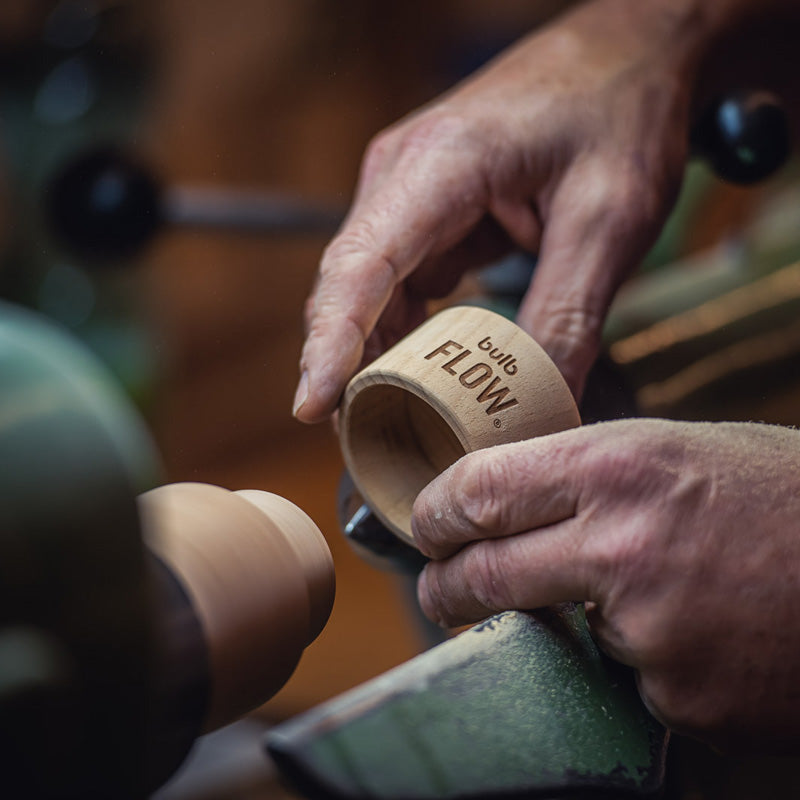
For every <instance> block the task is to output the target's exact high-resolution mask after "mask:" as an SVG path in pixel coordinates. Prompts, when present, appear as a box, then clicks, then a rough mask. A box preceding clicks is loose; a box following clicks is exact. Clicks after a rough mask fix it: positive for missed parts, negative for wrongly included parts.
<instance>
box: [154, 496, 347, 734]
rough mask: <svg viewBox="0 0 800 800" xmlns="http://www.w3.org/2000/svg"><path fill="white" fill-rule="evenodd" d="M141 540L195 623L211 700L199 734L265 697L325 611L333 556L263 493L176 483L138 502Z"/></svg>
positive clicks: (283, 504)
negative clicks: (181, 593) (183, 595)
mask: <svg viewBox="0 0 800 800" xmlns="http://www.w3.org/2000/svg"><path fill="white" fill-rule="evenodd" d="M139 510H140V514H141V516H142V520H143V528H144V535H145V541H146V543H147V545H148V547H149V548H150V549H151V550H152V551H153V552H154V553H155V554H156V555H157V556H158V557H159V558H161V559H162V560H163V561H164V562H165V563H166V564H167V566H168V567H169V569H170V570H171V571H172V572H173V573H174V574H175V575H176V577H177V578H178V579H179V580H180V581H181V583H182V585H183V587H184V589H185V591H186V592H187V594H188V595H189V598H190V600H191V604H192V606H193V608H194V609H195V611H196V613H197V616H198V618H199V620H200V623H201V625H202V628H203V631H204V634H205V639H206V644H207V647H208V653H209V664H210V673H211V681H210V683H211V697H210V702H209V709H208V713H207V715H206V719H205V724H204V730H206V731H210V730H213V729H214V728H217V727H219V726H221V725H224V724H226V723H228V722H231V721H233V720H234V719H235V718H236V717H238V716H240V715H241V714H243V713H245V712H247V711H250V710H252V709H253V708H255V707H256V706H258V705H260V704H261V703H263V702H265V701H266V700H268V699H269V698H270V697H271V696H272V695H273V694H274V693H275V692H276V691H277V690H278V689H279V688H280V687H281V686H282V685H283V684H284V683H285V682H286V680H287V679H288V678H289V676H290V675H291V673H292V671H293V670H294V668H295V666H296V664H297V662H298V660H299V658H300V655H301V654H302V652H303V648H304V647H305V646H306V645H307V644H308V643H310V642H311V641H313V640H314V639H315V638H316V636H317V635H318V634H319V633H320V631H321V630H322V628H323V626H324V625H325V622H326V621H327V618H328V614H329V613H330V610H331V607H332V605H333V595H334V573H333V560H332V558H331V555H330V551H329V550H328V546H327V544H326V542H325V539H324V538H323V536H322V534H321V533H320V531H319V529H318V528H317V527H316V525H314V523H313V522H312V521H311V519H310V518H309V517H308V516H307V515H306V514H305V513H304V512H303V511H301V510H300V509H299V508H297V506H295V505H293V504H292V503H290V502H289V501H288V500H285V499H284V498H282V497H279V496H278V495H274V494H270V493H269V492H261V491H255V490H247V491H242V492H230V491H228V490H227V489H222V488H220V487H218V486H210V485H207V484H200V483H177V484H170V485H167V486H162V487H160V488H158V489H153V490H151V491H149V492H146V493H145V494H143V495H140V497H139Z"/></svg>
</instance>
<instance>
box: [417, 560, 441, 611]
mask: <svg viewBox="0 0 800 800" xmlns="http://www.w3.org/2000/svg"><path fill="white" fill-rule="evenodd" d="M417 602H418V603H419V607H420V609H421V610H422V613H423V614H424V615H425V616H426V617H427V618H428V619H429V620H430V621H431V622H433V623H434V624H435V625H442V619H441V617H440V616H439V614H437V613H436V606H435V605H434V602H433V598H432V597H431V591H430V587H429V586H428V568H427V566H426V567H425V568H424V569H423V570H422V572H420V574H419V578H418V579H417Z"/></svg>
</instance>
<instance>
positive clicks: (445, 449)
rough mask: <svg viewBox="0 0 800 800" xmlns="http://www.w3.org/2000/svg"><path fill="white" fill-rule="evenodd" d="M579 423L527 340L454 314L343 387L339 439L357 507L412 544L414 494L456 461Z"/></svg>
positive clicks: (510, 327)
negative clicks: (362, 505) (361, 505)
mask: <svg viewBox="0 0 800 800" xmlns="http://www.w3.org/2000/svg"><path fill="white" fill-rule="evenodd" d="M578 425H580V416H579V414H578V409H577V407H576V405H575V401H574V400H573V398H572V394H571V393H570V391H569V388H568V387H567V384H566V382H565V381H564V379H563V377H562V376H561V373H560V372H559V371H558V369H557V368H556V366H555V364H553V362H552V361H551V360H550V358H549V357H548V356H547V354H546V353H545V352H544V350H542V348H541V347H540V346H539V345H538V344H537V343H536V342H535V341H534V340H533V339H532V338H531V337H530V336H529V335H528V334H527V333H525V332H524V331H523V330H522V329H521V328H519V327H518V326H517V325H515V324H514V323H513V322H511V321H510V320H508V319H506V318H505V317H502V316H500V315H499V314H496V313H494V312H492V311H489V310H487V309H484V308H478V307H473V306H456V307H453V308H449V309H446V310H445V311H441V312H440V313H438V314H436V315H435V316H433V317H431V318H430V319H429V320H427V322H425V323H424V324H423V325H421V326H420V327H419V328H417V329H416V330H414V331H412V332H411V333H410V334H409V335H408V336H406V337H405V338H404V339H402V340H401V341H400V342H398V343H397V344H396V345H395V346H394V347H392V348H391V349H390V350H387V351H386V352H385V353H384V354H383V355H381V356H380V357H379V358H377V359H376V360H375V361H373V362H372V363H371V364H370V365H369V366H367V367H366V368H365V369H363V370H362V371H361V372H359V373H358V374H357V375H356V376H355V377H354V378H353V379H352V380H351V381H350V383H349V384H348V386H347V389H346V390H345V394H344V398H343V401H342V406H341V413H340V417H339V434H340V439H341V447H342V453H343V455H344V460H345V463H346V465H347V468H348V470H349V472H350V474H351V476H352V478H353V481H354V482H355V484H356V487H357V488H358V490H359V492H360V493H361V494H362V496H363V497H364V500H365V501H366V502H367V503H368V504H369V505H370V506H371V508H372V509H373V510H374V511H375V513H376V514H377V515H378V517H379V518H380V519H381V521H382V522H383V523H384V524H385V525H386V526H387V527H388V528H389V529H390V530H392V531H393V532H394V533H395V534H396V535H397V536H399V537H400V538H402V539H403V540H405V541H407V542H409V543H411V544H413V537H412V534H411V509H412V506H413V504H414V500H415V498H416V496H417V495H418V494H419V492H420V490H421V489H422V488H423V487H425V486H426V485H427V484H428V483H429V482H430V481H431V480H433V478H435V477H436V476H437V475H438V474H439V473H441V472H443V471H444V470H445V469H447V467H449V466H450V465H451V464H453V463H455V462H456V461H457V460H458V459H459V458H461V456H463V455H465V454H466V453H469V452H472V451H474V450H479V449H481V448H483V447H491V446H492V445H496V444H504V443H507V442H515V441H520V440H522V439H529V438H531V437H534V436H541V435H543V434H547V433H555V432H557V431H561V430H565V429H567V428H573V427H576V426H578Z"/></svg>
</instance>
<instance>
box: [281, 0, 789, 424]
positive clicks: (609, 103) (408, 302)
mask: <svg viewBox="0 0 800 800" xmlns="http://www.w3.org/2000/svg"><path fill="white" fill-rule="evenodd" d="M792 15H793V16H792ZM762 23H763V25H764V26H766V27H767V28H768V30H762V29H761V28H759V27H758V26H759V25H762ZM754 30H758V31H759V34H758V35H755V36H752V37H751V38H752V39H753V42H755V43H761V44H762V45H763V44H764V43H765V42H766V43H767V44H766V46H764V47H763V52H759V53H757V54H755V53H754V52H753V48H754V47H755V46H757V45H756V44H753V43H750V42H749V41H748V36H749V35H750V34H752V32H753V31H754ZM798 30H800V8H799V7H798V6H797V3H796V0H715V1H714V2H713V3H710V2H707V0H651V1H650V2H647V3H642V2H641V0H592V2H587V3H582V4H579V6H578V8H577V9H576V10H574V11H573V12H571V13H570V14H568V15H566V16H563V17H561V18H560V19H559V20H557V21H556V22H555V23H554V24H552V25H550V26H549V27H546V28H544V29H542V30H540V31H537V32H535V33H534V34H533V35H531V36H529V37H527V38H526V39H523V40H522V41H521V42H520V43H519V44H518V45H517V46H515V47H514V48H512V49H510V50H509V51H507V52H506V53H505V54H503V55H501V56H500V57H499V58H498V59H496V60H495V61H494V62H493V63H492V64H490V65H489V66H488V67H487V68H486V69H484V70H483V71H481V72H479V73H478V74H477V75H476V76H474V77H472V78H470V79H469V80H467V81H465V82H464V83H463V84H461V85H460V86H458V87H456V88H455V89H454V90H452V91H451V92H450V93H448V94H446V95H445V96H444V97H442V98H440V99H438V100H436V101H435V102H433V103H431V104H430V105H428V106H426V107H424V108H422V109H420V110H419V111H417V112H415V113H414V114H411V115H410V116H408V117H407V118H405V119H403V120H401V121H400V122H399V123H397V124H396V125H394V126H393V127H391V128H389V129H387V130H386V131H384V132H383V133H381V134H379V135H378V136H377V137H376V138H375V139H374V141H373V142H372V144H371V146H370V148H369V150H368V151H367V154H366V157H365V159H364V163H363V167H362V172H361V177H360V181H359V185H358V189H357V193H356V197H355V202H354V204H353V207H352V209H351V211H350V214H349V215H348V218H347V220H346V221H345V223H344V225H343V226H342V228H341V230H340V232H339V234H338V235H337V236H336V237H335V238H334V239H333V241H332V242H331V243H330V245H329V247H328V248H327V250H326V252H325V255H324V257H323V259H322V263H321V267H320V276H319V280H318V283H317V287H316V290H315V293H314V296H313V297H312V299H311V301H310V302H309V306H308V329H309V335H308V340H307V342H306V345H305V348H304V350H303V355H302V358H301V370H302V377H301V381H300V385H299V386H298V391H297V397H296V400H295V411H296V414H297V416H298V418H300V419H301V420H303V421H306V422H314V421H318V420H321V419H324V418H326V417H327V416H328V415H330V413H331V412H332V411H333V410H334V408H335V406H336V404H337V402H338V400H339V397H340V396H341V393H342V390H343V389H344V386H345V383H346V382H347V380H348V378H349V377H350V376H351V375H353V374H354V373H355V372H356V370H357V368H358V366H359V364H360V363H361V362H362V359H364V358H365V357H366V358H367V359H368V360H371V358H373V357H374V356H375V355H376V354H377V352H379V351H381V350H383V349H386V347H388V346H389V345H391V344H392V343H393V342H394V341H396V340H397V339H398V338H399V337H400V336H402V335H403V334H405V333H406V332H408V331H409V330H410V329H411V328H412V327H414V326H415V325H417V324H419V322H421V320H422V318H423V315H424V301H425V300H426V299H427V298H429V297H435V296H440V295H441V294H443V293H445V292H446V291H448V290H449V289H450V288H451V287H452V286H453V285H454V284H455V282H456V281H457V279H458V278H459V276H460V275H461V274H462V273H463V272H464V271H465V270H466V269H468V268H469V267H473V266H476V265H479V264H482V263H486V262H487V261H488V260H490V259H491V258H495V257H497V256H498V255H499V254H501V253H503V252H504V251H506V250H508V249H509V248H511V247H512V246H516V247H521V248H523V249H526V250H530V251H534V252H538V254H539V264H538V268H537V270H536V276H535V278H534V281H533V284H532V285H531V287H530V291H529V292H528V295H527V297H526V299H525V301H524V302H523V304H522V307H521V308H520V312H519V322H520V324H521V325H522V327H523V328H525V329H526V330H527V331H528V332H529V333H530V334H532V335H533V337H534V338H535V339H536V340H537V341H538V342H539V343H540V344H541V345H542V346H543V347H544V349H545V350H546V351H547V352H548V354H549V355H550V356H551V358H553V360H554V361H555V362H556V364H557V365H558V366H559V368H560V369H561V371H562V373H563V374H564V376H565V378H566V379H567V382H568V383H569V384H570V386H571V388H572V390H573V391H574V392H575V393H576V394H580V391H581V387H582V385H583V382H584V379H585V376H586V372H587V371H588V369H589V367H590V366H591V363H592V360H593V359H594V356H595V354H596V350H597V345H598V340H599V334H600V330H601V328H602V324H603V319H604V317H605V313H606V310H607V308H608V304H609V303H610V301H611V298H612V296H613V294H614V292H615V290H616V288H617V286H618V285H619V284H620V282H621V281H622V280H623V279H624V278H625V277H626V276H627V275H628V274H629V273H630V272H631V270H632V269H633V268H634V267H635V266H636V264H637V263H638V261H639V260H640V258H641V257H642V256H643V255H644V253H645V252H646V250H647V249H648V248H649V246H650V245H651V244H652V242H653V241H654V239H655V237H656V235H657V234H658V232H659V229H660V227H661V225H662V223H663V221H664V219H665V218H666V216H667V213H668V212H669V210H670V208H671V206H672V204H673V201H674V198H675V196H676V193H677V189H678V186H679V184H680V181H681V176H682V173H683V168H684V164H685V162H686V157H687V150H688V148H687V143H688V138H689V127H690V123H691V121H692V118H693V117H694V115H695V114H696V113H697V111H698V110H699V109H701V108H702V107H703V106H704V104H705V103H706V102H707V101H708V100H709V99H710V98H711V97H713V96H715V95H717V94H718V93H720V92H726V91H729V90H730V89H732V88H733V89H735V88H739V87H740V86H741V85H742V84H741V83H738V82H737V81H738V80H739V76H733V75H731V74H730V73H731V71H732V70H735V69H736V68H737V67H736V65H738V64H746V65H747V75H746V76H745V80H746V84H747V85H762V83H765V82H766V83H769V81H767V79H766V77H765V76H763V75H762V74H761V72H762V70H764V69H765V67H767V66H768V65H769V63H770V61H774V62H777V63H778V67H779V71H780V72H782V73H784V74H785V73H791V74H793V75H795V76H796V75H797V73H798V71H797V70H796V69H790V68H789V65H788V64H787V63H786V60H787V59H789V58H794V57H795V55H791V56H787V55H786V52H784V51H781V49H780V48H778V47H775V46H774V45H775V37H776V31H777V33H778V34H782V35H785V34H787V33H793V35H794V42H795V43H796V39H797V32H798ZM790 52H791V53H792V54H796V46H795V45H794V44H793V45H791V50H790ZM782 59H783V60H782ZM790 63H791V62H790ZM794 63H796V62H794ZM731 81H732V83H731ZM791 105H792V104H791V103H787V107H791Z"/></svg>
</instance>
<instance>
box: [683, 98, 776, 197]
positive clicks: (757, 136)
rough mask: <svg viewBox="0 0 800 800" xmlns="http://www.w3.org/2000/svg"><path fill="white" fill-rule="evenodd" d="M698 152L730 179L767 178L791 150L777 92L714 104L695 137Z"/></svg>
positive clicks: (693, 132) (705, 114) (697, 128)
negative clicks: (776, 96) (775, 93)
mask: <svg viewBox="0 0 800 800" xmlns="http://www.w3.org/2000/svg"><path fill="white" fill-rule="evenodd" d="M691 143H692V149H693V151H694V153H695V154H696V155H698V156H700V157H701V158H704V159H705V160H706V161H708V163H709V165H710V166H711V168H712V169H713V170H714V172H715V173H716V174H717V175H718V176H719V177H720V178H722V179H723V180H726V181H730V182H731V183H739V184H751V183H756V182H758V181H761V180H764V179H765V178H768V177H769V176H770V175H772V174H773V173H774V172H775V171H776V170H777V169H778V168H779V167H781V166H782V165H783V164H784V162H785V161H786V159H787V158H788V157H789V153H790V152H791V143H790V137H789V123H788V121H787V118H786V113H785V111H784V109H783V107H782V106H781V104H780V102H779V101H778V100H777V99H776V98H775V96H774V95H771V94H769V93H768V92H762V91H757V92H740V93H737V94H733V95H729V96H727V97H724V98H722V99H721V100H719V101H717V102H715V103H713V104H712V105H711V106H709V108H708V109H707V110H706V111H705V112H704V113H703V114H702V115H701V117H700V119H699V120H698V123H697V125H696V127H695V128H694V130H693V131H692V136H691Z"/></svg>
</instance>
